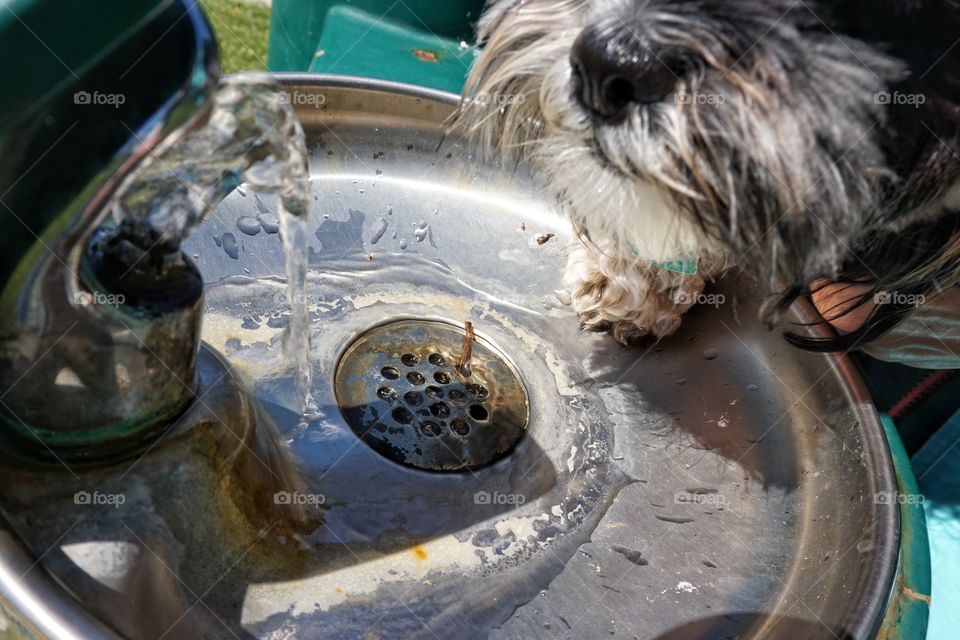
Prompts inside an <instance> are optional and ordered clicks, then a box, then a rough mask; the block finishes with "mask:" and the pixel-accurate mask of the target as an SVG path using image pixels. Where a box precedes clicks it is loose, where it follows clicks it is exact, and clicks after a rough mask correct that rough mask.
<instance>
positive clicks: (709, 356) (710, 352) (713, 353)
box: [703, 347, 720, 360]
mask: <svg viewBox="0 0 960 640" xmlns="http://www.w3.org/2000/svg"><path fill="white" fill-rule="evenodd" d="M719 355H720V351H719V350H717V349H715V348H713V347H710V348H709V349H706V350H705V351H704V352H703V359H704V360H713V359H715V358H716V357H717V356H719Z"/></svg>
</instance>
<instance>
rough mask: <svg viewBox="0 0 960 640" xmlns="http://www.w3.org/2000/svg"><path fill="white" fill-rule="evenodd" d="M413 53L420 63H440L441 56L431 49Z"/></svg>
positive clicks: (416, 50) (413, 51)
mask: <svg viewBox="0 0 960 640" xmlns="http://www.w3.org/2000/svg"><path fill="white" fill-rule="evenodd" d="M411 53H412V54H413V55H415V56H416V57H417V60H419V61H420V62H439V61H440V56H438V55H437V54H436V52H434V51H430V50H429V49H412V50H411Z"/></svg>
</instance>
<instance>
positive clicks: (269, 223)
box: [260, 213, 280, 233]
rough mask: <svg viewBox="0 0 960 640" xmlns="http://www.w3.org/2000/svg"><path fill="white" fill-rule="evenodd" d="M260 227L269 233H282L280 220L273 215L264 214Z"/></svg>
mask: <svg viewBox="0 0 960 640" xmlns="http://www.w3.org/2000/svg"><path fill="white" fill-rule="evenodd" d="M260 226H261V227H263V230H264V231H266V232H267V233H278V232H279V231H280V220H278V219H277V216H275V215H273V214H272V213H264V214H261V216H260Z"/></svg>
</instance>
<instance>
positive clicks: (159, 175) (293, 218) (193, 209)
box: [112, 74, 316, 416]
mask: <svg viewBox="0 0 960 640" xmlns="http://www.w3.org/2000/svg"><path fill="white" fill-rule="evenodd" d="M281 96H283V93H282V92H281V89H280V86H279V84H277V82H276V81H275V80H273V79H272V78H270V77H269V76H266V75H263V74H240V75H233V76H229V77H227V78H224V79H223V80H221V82H220V85H219V86H218V88H217V90H216V92H215V94H214V96H213V98H212V108H211V111H210V113H209V117H208V118H207V120H206V122H201V123H198V125H197V126H195V128H194V129H193V130H191V131H189V132H187V134H186V135H184V136H182V137H181V138H180V139H179V140H175V141H173V142H172V143H171V144H170V145H168V146H166V147H165V148H161V149H158V150H157V151H156V152H155V153H154V154H153V155H152V156H150V157H149V158H148V159H147V160H146V161H145V162H144V166H143V167H142V169H141V170H140V171H139V172H138V173H137V176H136V178H135V180H136V181H135V182H134V183H133V184H132V185H131V186H130V187H129V188H127V190H126V191H125V192H124V193H123V194H122V195H121V196H120V198H118V200H117V202H116V203H115V204H114V206H113V209H112V214H113V217H114V220H115V221H116V223H117V224H118V225H121V226H123V227H125V228H126V229H127V230H128V235H131V236H132V237H135V238H140V239H142V241H143V243H144V244H145V245H146V246H149V247H151V248H152V247H153V246H156V245H161V244H164V245H167V246H169V247H171V248H177V247H179V246H180V243H181V242H182V241H183V239H184V238H186V236H187V234H189V233H190V231H191V230H192V229H193V228H194V227H195V226H196V225H198V224H199V223H200V222H201V221H203V219H204V218H205V217H206V216H207V214H208V213H210V211H212V210H213V209H214V208H215V207H216V206H217V204H219V203H220V201H221V200H222V199H223V198H224V197H225V196H226V195H227V194H229V193H230V192H231V191H233V190H234V189H235V188H237V187H239V186H240V185H241V184H247V185H249V187H250V188H251V189H252V190H254V191H256V192H258V193H261V194H275V195H276V196H278V197H277V198H275V199H274V200H275V201H276V203H277V209H278V211H277V212H276V213H277V216H278V218H279V220H280V229H281V235H282V239H283V250H284V257H285V261H286V267H285V271H286V277H287V289H288V291H287V298H288V301H289V304H290V307H291V313H292V315H291V318H290V322H289V325H288V329H287V336H286V343H285V346H286V352H287V355H288V357H289V358H290V359H291V361H292V362H293V364H294V376H295V388H296V390H297V396H298V398H300V400H301V402H302V404H301V406H300V407H299V410H300V413H301V415H302V416H307V415H309V414H312V413H313V412H314V410H315V409H316V407H315V406H314V404H315V403H314V401H313V398H312V394H311V387H312V380H311V370H310V327H309V317H308V310H307V304H306V297H307V294H306V284H307V229H306V224H307V214H308V211H309V200H310V173H309V166H308V152H307V147H306V143H305V139H304V134H303V129H302V128H301V126H300V122H299V120H297V118H296V115H295V114H294V112H293V109H292V108H291V107H290V105H289V104H288V103H287V101H286V100H284V99H282V97H281Z"/></svg>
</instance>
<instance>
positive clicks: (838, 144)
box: [456, 0, 960, 350]
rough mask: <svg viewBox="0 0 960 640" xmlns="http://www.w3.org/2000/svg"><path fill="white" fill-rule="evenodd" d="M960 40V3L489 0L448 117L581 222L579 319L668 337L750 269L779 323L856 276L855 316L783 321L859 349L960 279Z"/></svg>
mask: <svg viewBox="0 0 960 640" xmlns="http://www.w3.org/2000/svg"><path fill="white" fill-rule="evenodd" d="M958 38H960V7H958V2H957V0H836V1H833V2H829V1H819V2H818V1H814V0H493V1H492V2H491V3H490V4H489V5H488V7H487V10H486V12H485V14H484V15H483V17H482V19H481V21H480V25H479V39H480V41H481V42H482V43H483V45H484V51H483V54H482V56H481V57H480V58H479V59H478V61H477V63H476V65H475V66H474V68H473V69H472V72H471V74H470V77H469V80H468V83H467V87H466V89H465V93H464V100H463V102H462V105H461V108H460V110H459V112H458V115H457V120H456V125H457V127H458V128H459V129H460V130H461V131H463V132H465V133H466V134H467V135H468V136H470V137H471V138H472V139H473V140H475V141H476V142H477V143H479V145H480V146H481V147H482V148H483V149H485V150H487V151H493V152H495V153H498V154H502V156H503V157H504V158H506V159H509V161H518V160H520V159H523V160H525V161H528V162H529V163H530V165H531V166H532V168H533V170H534V172H535V173H536V175H538V176H539V177H540V178H541V179H542V180H543V181H544V182H545V183H546V185H547V187H548V188H549V189H550V190H551V191H552V192H553V193H555V195H556V197H557V200H558V203H559V206H561V207H562V208H563V209H564V210H565V211H566V212H567V213H568V214H569V216H570V219H571V220H572V221H573V223H574V225H575V227H576V229H577V230H578V232H579V235H580V237H581V240H582V242H581V243H579V244H578V246H577V247H576V248H575V249H574V250H573V252H572V254H571V256H570V258H569V263H568V266H567V270H566V274H565V276H564V282H565V288H566V291H567V292H568V293H569V296H570V303H571V304H572V305H573V308H574V309H575V310H576V311H577V313H578V314H579V316H580V318H581V321H582V323H583V325H584V326H585V327H586V328H589V329H593V330H610V331H611V332H612V333H613V335H614V336H615V337H616V338H617V339H618V340H620V341H621V342H624V343H628V342H633V341H635V340H636V339H638V338H641V337H643V336H647V335H652V336H655V337H662V336H665V335H669V334H671V333H673V332H675V331H676V330H677V328H678V327H679V325H680V316H681V314H682V313H683V312H685V311H686V310H687V309H689V308H690V307H691V306H693V305H694V304H695V303H696V302H697V301H698V300H699V299H700V296H701V291H702V289H703V286H704V282H705V280H710V279H713V278H716V277H718V276H720V275H722V274H724V273H725V272H728V271H730V270H731V269H737V270H738V271H740V272H746V273H752V274H754V275H757V276H758V281H759V282H760V283H762V285H763V287H764V288H765V289H767V290H768V291H769V292H770V293H771V294H775V295H773V296H772V297H771V298H770V299H769V300H768V303H767V304H766V305H765V306H764V310H763V314H764V316H765V318H766V319H767V320H768V321H769V322H771V323H772V322H774V321H776V320H777V319H778V317H779V315H780V314H781V313H782V312H783V311H784V310H785V309H786V308H787V307H789V305H790V304H791V303H792V302H793V301H794V300H795V299H796V298H798V297H799V296H804V295H810V294H811V291H812V288H813V289H817V288H819V287H822V286H823V285H824V283H828V282H831V283H845V284H856V285H857V286H856V287H851V288H850V290H851V291H854V290H855V291H856V295H855V296H852V297H851V296H848V297H849V298H850V299H849V300H844V301H843V304H841V305H838V310H837V313H836V314H833V315H839V314H840V313H845V312H849V311H850V310H851V309H855V308H857V307H859V306H861V305H868V304H870V305H871V306H872V303H874V302H877V301H879V302H880V303H882V304H877V305H876V306H875V308H873V310H872V312H871V313H870V315H869V319H868V320H867V322H866V323H865V324H864V325H863V326H862V327H861V328H859V329H858V330H856V331H852V332H850V333H847V334H845V335H837V336H835V337H833V338H829V339H815V338H808V337H803V336H800V335H795V334H788V339H790V340H791V341H792V342H794V343H796V344H798V345H801V346H804V347H806V348H811V349H820V350H835V349H848V348H851V347H853V346H857V345H862V344H865V343H867V342H869V341H871V340H873V339H875V338H877V337H878V336H881V335H882V334H884V333H885V332H887V331H888V330H889V329H891V328H892V327H893V326H895V325H896V324H897V323H898V322H899V321H900V320H901V319H902V318H903V317H904V315H905V314H906V313H907V312H908V311H909V310H911V309H912V308H913V306H914V305H913V304H912V300H913V299H914V298H915V297H916V296H921V295H923V294H925V293H928V292H931V291H933V290H934V289H936V290H942V288H944V287H950V286H954V285H955V284H956V283H957V281H958V280H960V273H958V272H960V43H958ZM891 292H893V294H891Z"/></svg>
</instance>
